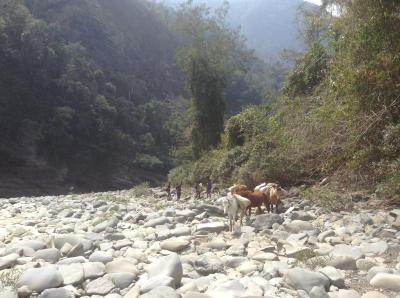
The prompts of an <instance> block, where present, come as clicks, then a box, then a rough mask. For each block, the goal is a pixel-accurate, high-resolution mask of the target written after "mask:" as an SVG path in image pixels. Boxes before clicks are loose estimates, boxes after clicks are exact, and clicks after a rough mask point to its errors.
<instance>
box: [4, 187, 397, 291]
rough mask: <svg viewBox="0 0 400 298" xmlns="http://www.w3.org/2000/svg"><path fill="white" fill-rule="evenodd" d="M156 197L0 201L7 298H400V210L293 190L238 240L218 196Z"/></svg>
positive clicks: (122, 193) (238, 233)
mask: <svg viewBox="0 0 400 298" xmlns="http://www.w3.org/2000/svg"><path fill="white" fill-rule="evenodd" d="M151 192H152V193H151V194H149V195H146V196H142V197H137V196H135V195H134V192H133V191H117V192H105V193H91V194H85V195H66V196H47V197H36V198H27V197H21V198H13V199H0V298H16V297H40V298H72V297H81V298H89V297H91V298H98V297H107V298H121V297H126V298H136V297H141V298H179V297H182V298H235V297H248V298H250V297H270V298H273V297H282V298H283V297H285V298H286V297H287V298H289V297H304V298H306V297H311V298H321V297H322V298H323V297H332V298H353V297H354V298H357V297H363V298H380V297H382V298H383V297H396V298H399V297H400V209H391V210H378V209H376V208H374V209H368V204H367V203H365V202H362V201H361V202H359V203H355V206H354V209H353V210H352V211H341V212H327V211H326V210H324V209H322V208H321V207H318V206H315V205H313V204H312V203H310V202H308V201H305V200H302V199H301V198H299V197H298V195H297V193H298V192H297V191H296V189H292V190H291V191H290V196H289V197H288V198H287V199H285V202H284V208H283V210H282V213H280V214H262V215H257V216H255V215H253V216H252V217H251V218H250V219H249V220H247V222H246V223H245V225H244V226H242V227H241V228H237V229H236V230H235V231H234V232H233V233H230V232H228V231H227V219H226V217H225V216H224V215H223V212H222V208H221V207H220V206H218V205H217V204H216V203H215V199H216V197H214V198H213V199H212V200H208V201H207V200H202V201H194V200H193V199H188V200H183V201H180V202H176V201H174V200H173V201H167V200H166V198H165V197H164V193H163V192H162V191H160V190H159V189H152V190H151Z"/></svg>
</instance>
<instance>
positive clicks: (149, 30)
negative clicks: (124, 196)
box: [0, 0, 284, 195]
mask: <svg viewBox="0 0 400 298" xmlns="http://www.w3.org/2000/svg"><path fill="white" fill-rule="evenodd" d="M0 6H1V9H0V72H1V75H0V135H1V137H2V142H1V144H0V193H1V194H3V195H12V194H24V193H26V194H36V193H37V194H39V193H46V192H64V191H65V190H67V189H69V188H70V187H71V189H72V187H73V188H74V189H75V190H86V191H87V190H94V189H98V190H100V189H103V190H104V189H111V188H120V187H128V186H131V185H132V183H137V182H140V181H143V180H150V181H155V180H157V181H159V180H160V179H163V177H164V175H165V174H166V172H167V171H168V169H169V168H170V167H171V166H172V164H173V159H174V157H173V156H171V154H170V152H171V150H173V148H174V147H176V146H177V144H180V143H181V139H182V136H183V135H184V134H185V132H184V130H185V127H186V126H187V117H185V116H184V115H185V113H186V109H187V107H188V100H187V99H185V98H189V97H190V94H189V93H188V91H187V89H186V88H185V84H184V80H183V75H182V73H181V70H180V69H179V68H178V66H177V63H176V51H177V49H178V48H179V47H180V46H182V44H184V43H185V38H184V36H182V35H181V33H179V32H176V31H175V30H174V28H173V23H175V21H176V13H175V12H174V11H172V10H170V9H169V8H166V7H163V6H161V5H152V4H151V3H150V2H147V1H145V0H122V1H117V2H111V1H105V0H84V1H75V0H73V1H63V0H57V1H56V0H51V1H50V0H48V1H47V0H46V1H43V0H26V1H24V0H17V1H11V0H1V1H0ZM246 63H248V65H247V66H246V68H247V69H252V71H251V73H250V72H235V73H231V74H229V78H228V79H227V89H226V93H227V95H228V97H229V100H227V106H226V109H225V111H226V112H227V113H229V114H232V113H234V112H237V111H239V110H240V107H241V106H243V105H247V104H250V103H260V102H262V100H263V94H264V91H265V90H266V87H265V86H266V85H265V84H264V82H265V81H266V80H267V79H268V76H271V77H274V80H273V81H271V83H269V85H268V87H267V88H269V90H270V91H271V92H272V93H274V92H277V90H278V89H279V86H280V84H281V82H282V81H283V80H282V74H283V72H284V71H283V69H282V68H281V67H280V66H279V65H276V66H268V65H265V64H264V65H263V64H262V63H259V61H257V59H250V60H248V61H247V62H246ZM275 74H277V76H275ZM275 77H276V78H275Z"/></svg>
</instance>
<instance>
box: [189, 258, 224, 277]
mask: <svg viewBox="0 0 400 298" xmlns="http://www.w3.org/2000/svg"><path fill="white" fill-rule="evenodd" d="M194 269H195V270H196V271H197V272H198V273H200V274H203V275H208V274H212V273H218V272H222V271H223V269H224V264H223V262H222V260H221V259H220V258H219V257H217V256H216V255H214V254H209V253H206V254H204V255H201V256H200V257H199V258H198V259H196V260H195V261H194Z"/></svg>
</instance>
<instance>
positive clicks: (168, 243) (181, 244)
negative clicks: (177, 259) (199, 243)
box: [160, 239, 190, 252]
mask: <svg viewBox="0 0 400 298" xmlns="http://www.w3.org/2000/svg"><path fill="white" fill-rule="evenodd" d="M189 245H190V241H188V240H184V239H168V240H164V241H162V242H161V243H160V247H161V248H162V249H166V250H169V251H173V252H179V251H182V250H184V249H185V248H187V247H189Z"/></svg>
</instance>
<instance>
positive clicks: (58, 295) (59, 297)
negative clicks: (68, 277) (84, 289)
mask: <svg viewBox="0 0 400 298" xmlns="http://www.w3.org/2000/svg"><path fill="white" fill-rule="evenodd" d="M39 298H75V295H73V294H72V293H71V291H69V290H68V289H66V288H55V289H47V290H44V291H43V292H42V294H40V296H39Z"/></svg>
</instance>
